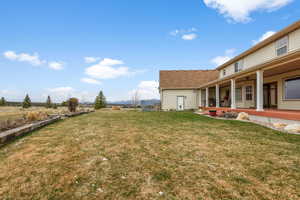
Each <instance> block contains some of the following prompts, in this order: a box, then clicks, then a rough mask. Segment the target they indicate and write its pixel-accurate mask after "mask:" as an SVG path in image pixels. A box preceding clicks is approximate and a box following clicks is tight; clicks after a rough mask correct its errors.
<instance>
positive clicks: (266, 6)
mask: <svg viewBox="0 0 300 200" xmlns="http://www.w3.org/2000/svg"><path fill="white" fill-rule="evenodd" d="M292 1H293V0H203V2H204V4H205V5H206V6H207V7H210V8H213V9H216V10H218V12H219V13H220V14H222V15H224V16H225V17H226V18H227V19H229V20H231V21H234V22H248V21H250V20H251V17H250V14H251V13H252V12H255V11H267V12H272V11H274V10H277V9H279V8H281V7H284V6H286V5H287V4H289V3H291V2H292Z"/></svg>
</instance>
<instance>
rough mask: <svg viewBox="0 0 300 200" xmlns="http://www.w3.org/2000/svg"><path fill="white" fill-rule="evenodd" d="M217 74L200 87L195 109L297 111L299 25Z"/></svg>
mask: <svg viewBox="0 0 300 200" xmlns="http://www.w3.org/2000/svg"><path fill="white" fill-rule="evenodd" d="M217 70H218V72H219V77H218V79H216V80H213V81H210V82H208V83H205V84H202V85H201V86H200V88H201V91H202V92H201V93H200V94H203V95H202V96H201V101H200V104H199V106H202V107H212V106H213V107H217V108H218V107H230V108H231V109H236V108H253V109H256V111H264V109H270V108H272V109H284V110H300V21H298V22H296V23H294V24H292V25H291V26H289V27H287V28H285V29H283V30H282V31H280V32H278V33H276V34H275V35H273V36H271V37H270V38H268V39H266V40H264V41H262V42H260V43H259V44H257V45H255V46H253V47H252V48H250V49H249V50H247V51H245V52H244V53H242V54H240V55H238V56H236V57H235V58H233V59H231V60H229V61H228V62H226V63H225V64H223V65H221V66H219V67H218V68H217ZM211 91H213V93H212V95H210V94H211ZM211 98H213V99H214V102H213V103H211V102H210V99H211Z"/></svg>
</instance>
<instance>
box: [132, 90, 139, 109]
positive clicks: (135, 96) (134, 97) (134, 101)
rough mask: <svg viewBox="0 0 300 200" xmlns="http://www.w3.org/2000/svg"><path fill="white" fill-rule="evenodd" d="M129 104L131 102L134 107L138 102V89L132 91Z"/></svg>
mask: <svg viewBox="0 0 300 200" xmlns="http://www.w3.org/2000/svg"><path fill="white" fill-rule="evenodd" d="M131 104H132V105H133V106H134V107H135V108H136V107H137V106H138V105H139V104H140V95H139V91H138V90H135V91H134V92H133V93H132V97H131Z"/></svg>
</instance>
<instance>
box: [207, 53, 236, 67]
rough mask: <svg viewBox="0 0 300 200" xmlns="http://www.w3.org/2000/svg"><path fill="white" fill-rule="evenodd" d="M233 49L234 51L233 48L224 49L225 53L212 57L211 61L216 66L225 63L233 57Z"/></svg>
mask: <svg viewBox="0 0 300 200" xmlns="http://www.w3.org/2000/svg"><path fill="white" fill-rule="evenodd" d="M235 51H236V50H235V49H227V50H226V51H225V55H223V56H217V57H214V58H213V59H212V60H211V62H212V63H214V64H215V65H216V66H220V65H222V64H224V63H226V62H227V61H229V60H230V59H231V58H233V56H234V54H235Z"/></svg>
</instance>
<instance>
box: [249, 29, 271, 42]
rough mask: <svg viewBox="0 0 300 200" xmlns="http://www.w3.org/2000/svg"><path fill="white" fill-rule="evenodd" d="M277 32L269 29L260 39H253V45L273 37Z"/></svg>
mask: <svg viewBox="0 0 300 200" xmlns="http://www.w3.org/2000/svg"><path fill="white" fill-rule="evenodd" d="M275 33H276V32H275V31H267V32H265V33H264V34H263V35H262V36H261V37H260V38H259V39H258V40H253V41H252V45H256V44H257V43H259V42H262V41H263V40H265V39H267V38H269V37H271V36H272V35H274V34H275Z"/></svg>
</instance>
